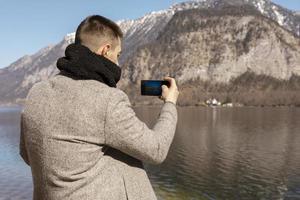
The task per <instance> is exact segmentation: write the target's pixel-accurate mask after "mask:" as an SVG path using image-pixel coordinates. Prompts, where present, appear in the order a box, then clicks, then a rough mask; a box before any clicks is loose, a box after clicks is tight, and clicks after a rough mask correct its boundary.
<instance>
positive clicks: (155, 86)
mask: <svg viewBox="0 0 300 200" xmlns="http://www.w3.org/2000/svg"><path fill="white" fill-rule="evenodd" d="M162 85H167V86H168V87H169V85H170V83H169V81H163V80H141V95H148V96H161V94H162V89H161V86H162Z"/></svg>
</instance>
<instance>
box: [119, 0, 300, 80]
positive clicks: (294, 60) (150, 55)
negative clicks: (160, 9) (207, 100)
mask: <svg viewBox="0 0 300 200" xmlns="http://www.w3.org/2000/svg"><path fill="white" fill-rule="evenodd" d="M299 46H300V39H299V38H298V37H295V36H294V35H293V34H291V33H290V32H288V31H286V30H284V29H283V28H282V27H280V26H278V24H277V23H275V22H274V21H272V20H270V19H268V18H266V17H264V16H262V15H261V14H260V13H258V12H257V11H256V10H254V9H252V7H248V6H239V7H236V6H227V7H224V8H222V9H191V10H185V11H180V12H177V13H176V14H175V15H174V16H173V18H172V19H171V20H170V21H169V23H168V24H167V25H166V26H165V28H164V29H163V30H162V31H161V33H160V34H159V35H158V37H157V39H156V40H155V41H153V42H151V43H148V44H146V45H143V46H140V47H139V48H138V50H137V51H136V52H135V54H134V56H132V57H131V58H130V59H128V60H127V61H126V62H125V64H124V67H123V69H124V73H123V78H124V79H128V82H133V83H138V82H139V81H140V80H141V79H150V78H158V79H159V78H161V76H162V74H167V73H170V74H175V75H176V78H177V80H178V81H179V83H183V82H185V81H188V80H190V79H195V78H198V77H200V78H201V79H202V80H210V81H215V82H225V83H227V82H229V81H230V79H232V78H234V77H237V76H239V75H241V74H242V73H244V72H246V71H247V69H251V70H252V71H254V72H256V73H257V74H265V75H269V76H272V77H275V78H278V79H285V80H286V79H289V78H290V77H291V75H292V74H293V73H294V74H296V75H300V48H299Z"/></svg>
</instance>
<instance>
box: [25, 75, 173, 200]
mask: <svg viewBox="0 0 300 200" xmlns="http://www.w3.org/2000/svg"><path fill="white" fill-rule="evenodd" d="M21 116H22V117H21V134H20V146H19V147H20V155H21V157H22V158H23V160H24V161H25V162H26V163H27V164H28V165H30V167H31V172H32V178H33V185H34V191H33V199H34V200H77V199H78V200H127V199H128V200H156V199H157V198H156V195H155V193H154V191H153V188H152V186H151V184H150V181H149V178H148V176H147V173H146V171H145V170H144V167H143V162H146V163H150V164H160V163H162V162H163V161H164V160H165V158H166V156H167V154H168V151H169V147H170V145H171V142H172V140H173V138H174V134H175V130H176V124H177V108H176V105H175V104H174V103H172V102H168V101H166V102H164V103H163V105H162V108H161V111H160V113H159V116H158V118H157V121H156V123H155V125H154V127H153V128H152V129H150V128H149V127H147V125H146V124H145V123H144V122H142V121H140V120H139V118H138V117H137V116H136V114H135V112H134V110H133V109H132V105H131V103H130V101H129V99H128V96H127V95H126V93H125V92H123V91H122V90H120V89H118V88H113V87H109V86H107V85H106V84H104V83H101V82H99V81H96V80H74V79H72V78H69V77H66V76H62V75H59V74H57V75H56V76H54V77H51V78H50V79H48V80H43V81H41V82H38V83H36V84H34V85H33V87H32V88H31V89H30V91H29V93H28V95H27V98H26V103H25V105H24V109H23V111H22V115H21Z"/></svg>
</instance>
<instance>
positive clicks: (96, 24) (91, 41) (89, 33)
mask: <svg viewBox="0 0 300 200" xmlns="http://www.w3.org/2000/svg"><path fill="white" fill-rule="evenodd" d="M118 38H120V39H121V38H123V33H122V30H121V29H120V27H119V26H118V25H117V24H116V23H115V22H113V21H111V20H110V19H107V18H105V17H103V16H100V15H91V16H88V17H87V18H85V19H84V20H83V21H82V22H81V23H80V24H79V26H78V28H77V30H76V35H75V44H82V45H84V46H86V47H88V48H89V49H90V50H91V51H93V52H95V51H97V50H98V48H99V47H100V45H102V44H103V43H104V42H108V41H110V42H111V43H112V49H114V48H115V47H116V44H117V41H118Z"/></svg>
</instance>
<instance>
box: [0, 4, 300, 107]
mask: <svg viewBox="0 0 300 200" xmlns="http://www.w3.org/2000/svg"><path fill="white" fill-rule="evenodd" d="M199 19H200V20H199ZM117 23H118V24H119V26H120V27H121V29H122V30H123V32H124V35H125V37H124V39H123V50H122V52H124V53H123V54H122V55H121V58H120V64H121V65H122V70H123V73H122V81H120V83H119V84H118V85H119V86H120V87H121V88H123V89H124V90H126V91H127V92H128V93H130V97H131V98H132V100H133V102H139V101H142V102H145V101H151V100H149V98H148V97H138V95H139V93H138V92H139V91H138V89H139V88H138V81H139V80H140V79H142V78H150V77H151V79H154V78H159V79H160V78H161V77H162V74H163V73H165V74H166V73H170V74H171V75H173V76H174V77H176V79H178V82H179V83H181V84H182V86H183V87H185V86H184V85H187V84H188V83H190V82H191V83H192V82H193V81H196V82H197V80H198V82H197V83H196V82H195V83H194V84H199V83H202V82H201V81H207V83H205V84H206V86H208V85H210V84H221V83H222V84H227V85H230V84H232V83H233V82H232V80H233V79H232V78H235V79H236V80H240V79H239V77H241V76H243V75H244V77H245V76H246V77H252V76H253V74H252V72H254V73H257V74H258V77H259V76H260V75H267V76H268V77H271V78H274V80H273V79H270V80H272V83H273V82H274V83H275V82H276V81H277V79H279V80H282V81H284V80H285V81H286V80H290V79H291V78H292V80H293V81H292V85H293V87H294V86H295V85H296V86H297V80H298V79H297V74H299V71H298V70H299V68H298V67H299V44H300V43H299V35H300V34H299V32H300V31H299V29H300V20H299V15H298V14H297V12H293V11H289V10H287V9H285V8H282V7H281V6H278V5H276V4H274V3H272V2H271V1H269V0H198V1H187V2H183V3H179V4H175V5H173V6H171V7H170V8H168V9H166V10H161V11H155V12H151V13H148V14H146V15H145V16H143V17H141V18H138V19H136V20H121V21H117ZM184 29H186V31H183V30H184ZM74 36H75V34H74V33H71V34H68V35H67V36H66V37H65V38H64V39H63V40H62V41H61V42H60V43H58V44H57V45H50V46H48V47H46V48H44V49H42V50H40V51H39V52H37V53H36V54H34V55H31V56H24V57H22V58H20V59H19V60H17V61H16V62H14V63H12V64H11V65H10V66H8V67H6V68H3V69H1V70H0V84H1V85H2V86H4V87H1V88H0V94H1V95H0V102H1V103H2V104H3V103H10V102H17V103H22V100H23V99H24V98H25V97H26V94H27V92H28V90H29V89H30V88H31V86H32V85H33V84H34V83H36V82H38V81H41V80H43V79H47V78H49V77H51V76H53V75H54V74H56V73H57V72H58V69H57V68H56V66H55V64H56V60H57V58H59V57H61V56H63V54H64V49H65V47H66V46H67V45H68V44H70V43H72V42H73V41H74ZM158 59H159V62H157V61H158ZM244 73H246V74H244ZM142 74H143V76H142ZM254 79H255V78H254ZM268 80H269V79H268ZM295 80H296V81H295ZM235 83H237V82H235ZM276 84H277V82H276ZM130 85H133V87H129V86H130ZM285 85H287V84H285ZM296 86H295V87H296ZM187 87H190V89H191V87H192V86H187ZM211 87H212V88H219V89H220V87H216V86H215V85H214V86H211ZM228 87H229V86H228ZM287 87H288V86H287ZM128 88H131V89H132V90H129V89H128ZM134 88H135V90H134ZM195 88H197V87H193V88H192V89H191V92H192V93H193V95H196V94H197V93H199V91H195ZM230 88H231V89H232V87H229V89H228V88H227V90H230ZM296 88H297V87H296ZM202 89H203V91H206V92H207V88H202ZM223 89H224V88H223ZM185 91H187V93H188V91H189V89H186V88H185ZM205 94H206V95H207V96H205V98H206V97H208V96H209V94H208V93H205ZM211 94H213V93H211ZM189 95H191V94H187V97H186V99H185V100H183V99H182V102H187V101H188V98H190V96H189ZM226 95H227V97H222V98H228V92H227V93H226ZM226 95H225V96H226ZM198 96H201V95H198ZM201 98H202V97H201ZM203 98H204V97H203ZM296 99H297V98H296ZM200 100H201V99H200ZM200 100H199V101H200ZM197 101H198V100H197ZM185 104H188V103H185Z"/></svg>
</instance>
